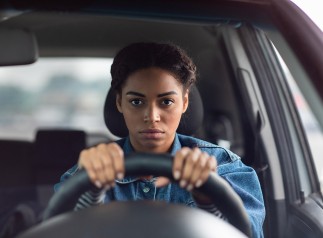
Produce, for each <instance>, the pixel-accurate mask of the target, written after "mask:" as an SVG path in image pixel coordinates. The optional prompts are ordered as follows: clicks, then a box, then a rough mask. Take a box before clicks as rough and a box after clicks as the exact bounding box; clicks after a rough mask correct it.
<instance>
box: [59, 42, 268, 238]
mask: <svg viewBox="0 0 323 238" xmlns="http://www.w3.org/2000/svg"><path fill="white" fill-rule="evenodd" d="M111 76H112V82H111V87H112V89H113V90H115V92H116V94H117V99H116V104H117V108H118V110H119V112H120V113H122V114H123V116H124V119H125V122H126V125H127V128H128V130H129V136H128V137H127V138H124V139H121V140H119V141H116V142H113V143H109V144H100V145H98V146H96V147H92V148H89V149H85V150H83V151H82V152H81V154H80V158H79V161H78V164H77V165H76V166H74V167H73V168H72V169H70V170H69V171H67V172H66V173H65V174H64V175H63V176H62V178H61V183H62V182H63V181H64V180H66V179H67V178H68V177H70V176H72V175H73V174H74V173H75V172H76V171H77V170H78V169H80V168H83V169H85V170H86V171H87V173H88V175H89V177H90V180H91V181H92V182H93V183H94V184H95V185H96V187H97V188H98V190H97V191H89V192H87V193H85V194H84V195H82V197H81V198H80V199H79V202H78V203H77V205H76V208H75V209H76V210H78V209H82V208H84V207H88V206H92V205H95V204H101V203H104V202H108V201H110V200H139V199H155V200H165V201H167V202H174V203H183V204H186V205H188V206H198V207H200V208H202V209H205V210H208V211H210V212H212V213H214V214H215V215H217V216H219V217H223V216H222V214H221V212H220V211H218V210H217V209H216V208H215V207H214V206H213V205H212V204H211V202H210V201H209V200H208V199H207V198H206V197H203V196H201V195H200V194H197V193H196V192H194V190H193V189H194V188H197V187H200V186H201V185H202V184H203V183H204V182H205V181H206V179H207V178H208V176H209V174H210V173H215V172H217V173H218V174H219V175H220V176H222V177H223V178H224V179H225V180H227V181H228V182H229V183H230V185H231V186H232V187H233V189H234V190H235V191H236V192H237V193H238V194H239V195H240V197H241V199H242V201H243V202H244V205H245V208H246V210H247V212H248V215H249V217H250V221H251V224H252V230H253V235H254V237H262V236H263V233H262V224H263V221H264V216H265V209H264V202H263V197H262V193H261V188H260V185H259V181H258V178H257V175H256V173H255V171H254V170H253V169H252V168H250V167H247V166H245V165H244V164H243V163H242V162H241V160H240V158H239V157H238V156H237V155H235V154H233V153H232V152H230V151H228V150H226V149H224V148H222V147H219V146H217V145H214V144H211V143H208V142H205V141H202V140H199V139H196V138H193V137H189V136H184V135H180V134H177V133H176V130H177V127H178V125H179V122H180V120H181V117H182V115H183V113H185V111H186V109H187V107H188V104H189V100H188V95H189V92H190V87H191V86H192V85H193V84H194V83H195V81H196V66H195V65H194V63H193V62H192V60H191V59H190V58H189V57H188V56H187V54H186V53H185V52H184V51H183V50H182V49H181V48H179V47H178V46H175V45H172V44H159V43H135V44H131V45H129V46H127V47H125V48H124V49H122V50H121V51H120V52H119V53H118V54H117V55H116V57H115V58H114V62H113V64H112V67H111ZM134 151H135V152H149V153H170V154H172V155H174V162H173V176H174V178H175V180H177V181H178V184H172V183H170V182H169V180H167V179H166V178H156V177H153V176H146V177H140V178H135V177H124V174H125V171H124V155H125V154H128V153H131V152H134ZM59 185H60V184H57V185H56V186H55V189H56V190H57V189H58V187H59ZM111 188H113V189H111ZM191 192H192V194H191ZM223 218H224V217H223ZM224 219H225V218H224Z"/></svg>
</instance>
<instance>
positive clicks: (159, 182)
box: [155, 177, 170, 188]
mask: <svg viewBox="0 0 323 238" xmlns="http://www.w3.org/2000/svg"><path fill="white" fill-rule="evenodd" d="M169 183H170V180H169V179H168V178H166V177H159V178H158V179H157V180H156V181H155V186H156V187H157V188H160V187H164V186H166V185H168V184H169Z"/></svg>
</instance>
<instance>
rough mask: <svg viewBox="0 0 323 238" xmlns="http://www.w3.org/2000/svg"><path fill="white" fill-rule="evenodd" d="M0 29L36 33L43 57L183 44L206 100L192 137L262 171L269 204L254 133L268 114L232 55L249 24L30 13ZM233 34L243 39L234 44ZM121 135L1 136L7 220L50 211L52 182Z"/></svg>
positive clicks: (48, 132) (0, 183)
mask: <svg viewBox="0 0 323 238" xmlns="http://www.w3.org/2000/svg"><path fill="white" fill-rule="evenodd" d="M0 26H1V27H2V28H6V29H23V30H24V31H27V32H30V33H32V35H33V36H34V37H35V40H36V46H37V47H36V48H37V51H38V53H37V55H38V56H37V57H39V58H46V57H103V58H113V57H114V55H115V54H116V52H117V51H118V50H119V49H121V48H122V47H124V46H126V45H128V44H130V43H132V42H141V41H157V42H172V43H175V44H178V45H180V46H181V47H183V48H184V49H185V50H186V51H187V52H188V54H189V55H190V56H191V57H192V59H193V61H194V62H195V63H196V65H197V69H198V81H197V85H196V90H197V91H198V92H199V95H200V97H201V99H202V103H201V104H200V105H199V106H198V107H197V108H198V110H200V111H199V113H198V115H200V116H201V115H202V116H203V118H201V119H200V125H199V126H198V127H197V128H196V130H194V133H192V135H194V136H195V137H197V138H201V139H204V140H207V141H209V142H212V143H215V144H219V145H221V146H223V147H226V148H228V149H230V150H232V151H233V152H235V153H236V154H238V155H239V156H240V157H241V159H242V161H243V162H244V163H245V164H247V165H249V166H251V167H253V168H254V169H255V170H256V171H257V173H258V175H259V179H260V182H261V184H262V186H263V192H264V196H265V199H266V194H267V190H266V189H265V187H264V180H265V179H266V178H268V177H266V168H267V167H266V163H265V161H266V151H262V154H261V156H260V151H259V144H258V143H259V141H258V140H257V138H256V136H255V131H256V130H257V128H258V127H259V123H261V115H258V117H257V118H258V120H253V119H252V120H251V119H250V116H249V111H250V105H249V104H248V103H250V102H248V101H246V99H245V97H244V94H243V92H242V89H241V87H240V85H241V84H239V80H241V79H240V78H238V77H237V74H236V72H235V71H234V70H235V69H234V67H233V66H234V63H233V62H234V60H235V61H238V59H235V56H234V54H232V51H233V50H235V51H237V50H243V49H239V44H237V43H235V42H234V40H236V41H239V39H238V37H239V31H240V29H241V28H246V27H248V24H247V23H245V22H243V21H240V20H236V19H232V20H231V21H223V20H222V19H219V20H218V23H217V24H214V22H213V23H208V22H207V21H205V22H201V23H196V22H195V23H190V22H187V21H185V22H184V21H183V22H180V21H175V20H174V21H163V20H156V19H155V20H149V19H143V18H139V17H138V18H135V17H133V18H124V17H118V16H113V15H112V16H107V15H104V14H89V13H83V14H81V13H73V12H60V11H58V12H55V11H52V12H33V11H30V12H28V11H26V12H23V13H20V14H18V15H15V16H14V17H9V18H8V19H7V20H5V21H1V22H0ZM229 35H230V36H232V37H236V38H233V40H232V41H227V40H226V38H227V37H228V36H229ZM237 47H238V49H237ZM31 58H32V57H31ZM32 60H33V59H31V60H30V61H32ZM35 60H37V59H35ZM30 63H32V62H30ZM13 67H14V66H13ZM26 80H28V79H26ZM107 94H108V92H107ZM112 98H113V97H112ZM108 99H109V97H107V100H108ZM103 100H105V99H103ZM108 102H110V103H111V102H113V100H112V101H111V99H109V100H108ZM201 107H202V108H201ZM104 113H105V112H103V108H102V115H97V116H98V117H105V120H106V123H107V124H109V122H107V120H108V119H109V114H104ZM116 124H118V120H117V122H116ZM107 130H108V128H107ZM110 131H111V132H112V134H113V135H114V136H116V137H121V136H124V134H123V133H120V134H118V131H119V128H117V125H115V124H113V125H112V127H111V129H110ZM116 137H109V136H106V134H104V133H102V134H91V133H90V132H87V131H83V130H74V129H73V128H71V129H66V128H59V127H58V128H39V130H38V131H37V133H36V134H35V138H34V139H33V140H32V141H23V140H12V139H11V140H6V139H1V140H0V151H1V152H2V156H1V159H2V161H1V166H0V174H1V176H2V179H1V180H0V193H1V196H0V202H1V204H4V203H6V204H7V206H6V207H1V209H3V211H0V214H1V217H2V219H4V218H5V217H6V216H5V214H7V213H8V212H9V211H10V209H11V208H13V207H15V206H16V205H17V204H20V203H24V202H29V201H32V202H35V203H37V204H38V205H40V206H41V207H42V208H44V207H45V206H46V205H47V203H48V201H49V199H50V197H51V196H52V194H53V193H54V192H53V185H54V184H55V183H56V182H58V181H59V178H60V176H61V175H62V174H63V173H64V172H65V171H67V170H68V169H69V168H71V167H72V166H73V165H74V164H75V163H76V162H77V160H78V156H79V153H80V151H81V150H82V149H84V148H87V147H89V146H93V145H95V144H98V143H108V142H110V141H113V140H115V138H116ZM260 157H261V159H260ZM268 210H269V209H268ZM268 215H269V216H270V212H268ZM264 229H265V230H266V227H264Z"/></svg>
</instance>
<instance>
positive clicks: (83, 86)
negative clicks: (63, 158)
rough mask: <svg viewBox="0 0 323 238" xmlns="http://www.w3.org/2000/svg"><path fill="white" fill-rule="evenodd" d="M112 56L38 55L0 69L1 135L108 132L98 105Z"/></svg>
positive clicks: (30, 136)
mask: <svg viewBox="0 0 323 238" xmlns="http://www.w3.org/2000/svg"><path fill="white" fill-rule="evenodd" d="M111 63H112V59H101V58H41V59H39V60H38V61H37V62H36V63H34V64H32V65H26V66H10V67H1V68H0V138H6V139H28V140H32V139H33V138H34V134H35V131H36V130H37V129H38V128H42V127H46V128H51V127H55V128H65V127H66V128H71V129H82V130H85V131H87V132H93V133H103V134H107V133H108V131H107V129H106V127H105V124H104V120H103V105H104V100H105V96H106V93H107V91H108V89H109V86H110V81H111V78H110V67H111Z"/></svg>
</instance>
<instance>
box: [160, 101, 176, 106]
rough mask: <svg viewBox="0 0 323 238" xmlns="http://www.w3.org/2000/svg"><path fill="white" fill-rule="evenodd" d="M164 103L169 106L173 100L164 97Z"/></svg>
mask: <svg viewBox="0 0 323 238" xmlns="http://www.w3.org/2000/svg"><path fill="white" fill-rule="evenodd" d="M162 103H163V104H164V105H167V106H169V105H172V104H173V103H174V102H173V100H170V99H165V100H163V102H162Z"/></svg>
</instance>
